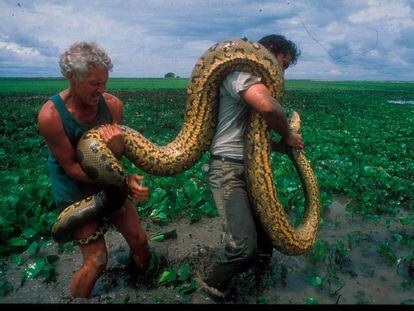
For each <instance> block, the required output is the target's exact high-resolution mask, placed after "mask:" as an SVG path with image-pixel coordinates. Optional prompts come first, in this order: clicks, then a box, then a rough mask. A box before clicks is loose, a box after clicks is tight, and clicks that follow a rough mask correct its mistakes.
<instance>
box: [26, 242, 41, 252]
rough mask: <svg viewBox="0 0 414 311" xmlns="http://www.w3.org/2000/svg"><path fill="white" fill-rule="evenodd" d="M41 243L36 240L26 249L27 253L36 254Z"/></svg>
mask: <svg viewBox="0 0 414 311" xmlns="http://www.w3.org/2000/svg"><path fill="white" fill-rule="evenodd" d="M38 248H39V245H38V243H37V242H36V241H34V242H33V243H32V244H30V246H29V247H28V248H27V249H26V250H25V252H26V253H28V254H30V255H33V254H36V252H37V251H38Z"/></svg>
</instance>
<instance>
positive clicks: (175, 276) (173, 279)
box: [167, 268, 178, 284]
mask: <svg viewBox="0 0 414 311" xmlns="http://www.w3.org/2000/svg"><path fill="white" fill-rule="evenodd" d="M177 280H178V274H177V270H176V269H175V268H172V269H171V272H170V275H169V277H168V281H167V282H168V283H169V284H174V283H175V282H177Z"/></svg>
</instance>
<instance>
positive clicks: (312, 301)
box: [306, 297, 319, 305]
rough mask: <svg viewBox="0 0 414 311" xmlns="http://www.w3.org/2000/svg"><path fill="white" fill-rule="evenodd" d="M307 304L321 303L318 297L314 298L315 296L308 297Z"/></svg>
mask: <svg viewBox="0 0 414 311" xmlns="http://www.w3.org/2000/svg"><path fill="white" fill-rule="evenodd" d="M306 304H307V305H317V304H319V303H318V300H316V298H313V297H307V298H306Z"/></svg>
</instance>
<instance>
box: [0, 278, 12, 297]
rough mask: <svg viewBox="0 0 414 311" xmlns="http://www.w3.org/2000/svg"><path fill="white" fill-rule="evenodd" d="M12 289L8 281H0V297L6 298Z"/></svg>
mask: <svg viewBox="0 0 414 311" xmlns="http://www.w3.org/2000/svg"><path fill="white" fill-rule="evenodd" d="M13 289H14V288H13V285H12V284H11V283H10V282H9V281H4V280H0V297H4V296H6V295H7V294H8V293H10V292H11V291H13Z"/></svg>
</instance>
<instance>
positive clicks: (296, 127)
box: [289, 110, 301, 133]
mask: <svg viewBox="0 0 414 311" xmlns="http://www.w3.org/2000/svg"><path fill="white" fill-rule="evenodd" d="M300 123H301V121H300V117H299V114H298V113H297V112H296V111H295V110H293V111H292V115H291V116H290V122H289V130H290V131H291V132H296V133H299V132H300V125H301V124H300Z"/></svg>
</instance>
